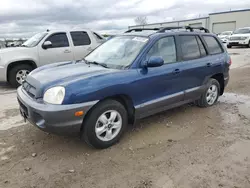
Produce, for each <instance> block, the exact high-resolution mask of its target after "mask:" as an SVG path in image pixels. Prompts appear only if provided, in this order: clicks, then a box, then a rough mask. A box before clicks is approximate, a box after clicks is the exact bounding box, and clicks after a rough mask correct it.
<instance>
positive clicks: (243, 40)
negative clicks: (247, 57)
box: [227, 27, 250, 48]
mask: <svg viewBox="0 0 250 188" xmlns="http://www.w3.org/2000/svg"><path fill="white" fill-rule="evenodd" d="M232 46H245V47H248V48H250V27H244V28H240V29H238V30H236V31H235V32H234V33H233V35H231V36H230V38H229V41H228V44H227V47H228V48H232Z"/></svg>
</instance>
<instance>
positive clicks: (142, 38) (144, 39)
mask: <svg viewBox="0 0 250 188" xmlns="http://www.w3.org/2000/svg"><path fill="white" fill-rule="evenodd" d="M132 40H135V41H138V42H147V41H148V39H147V38H144V37H134V38H133V39H132Z"/></svg>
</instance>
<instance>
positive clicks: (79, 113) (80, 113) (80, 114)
mask: <svg viewBox="0 0 250 188" xmlns="http://www.w3.org/2000/svg"><path fill="white" fill-rule="evenodd" d="M82 115H83V111H78V112H76V113H75V116H76V117H79V116H82Z"/></svg>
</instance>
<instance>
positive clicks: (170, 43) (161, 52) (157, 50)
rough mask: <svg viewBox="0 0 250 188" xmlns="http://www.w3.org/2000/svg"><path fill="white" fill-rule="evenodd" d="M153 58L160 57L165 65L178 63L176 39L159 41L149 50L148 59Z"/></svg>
mask: <svg viewBox="0 0 250 188" xmlns="http://www.w3.org/2000/svg"><path fill="white" fill-rule="evenodd" d="M151 56H160V57H162V58H163V60H164V64H167V63H174V62H176V47H175V40H174V37H165V38H161V39H159V40H158V41H157V42H156V43H155V44H154V45H153V46H152V47H151V49H150V50H149V52H148V54H147V58H150V57H151Z"/></svg>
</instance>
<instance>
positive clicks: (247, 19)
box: [129, 9, 250, 34]
mask: <svg viewBox="0 0 250 188" xmlns="http://www.w3.org/2000/svg"><path fill="white" fill-rule="evenodd" d="M187 25H190V26H194V27H197V26H203V27H206V28H208V29H209V30H210V31H211V32H214V33H216V34H217V33H220V32H222V31H233V30H235V29H238V28H241V27H250V9H244V10H236V11H228V12H218V13H211V14H209V16H208V17H203V18H196V19H190V20H181V21H173V22H162V23H154V24H147V25H144V26H143V25H137V26H129V29H133V28H158V27H171V26H187Z"/></svg>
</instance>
